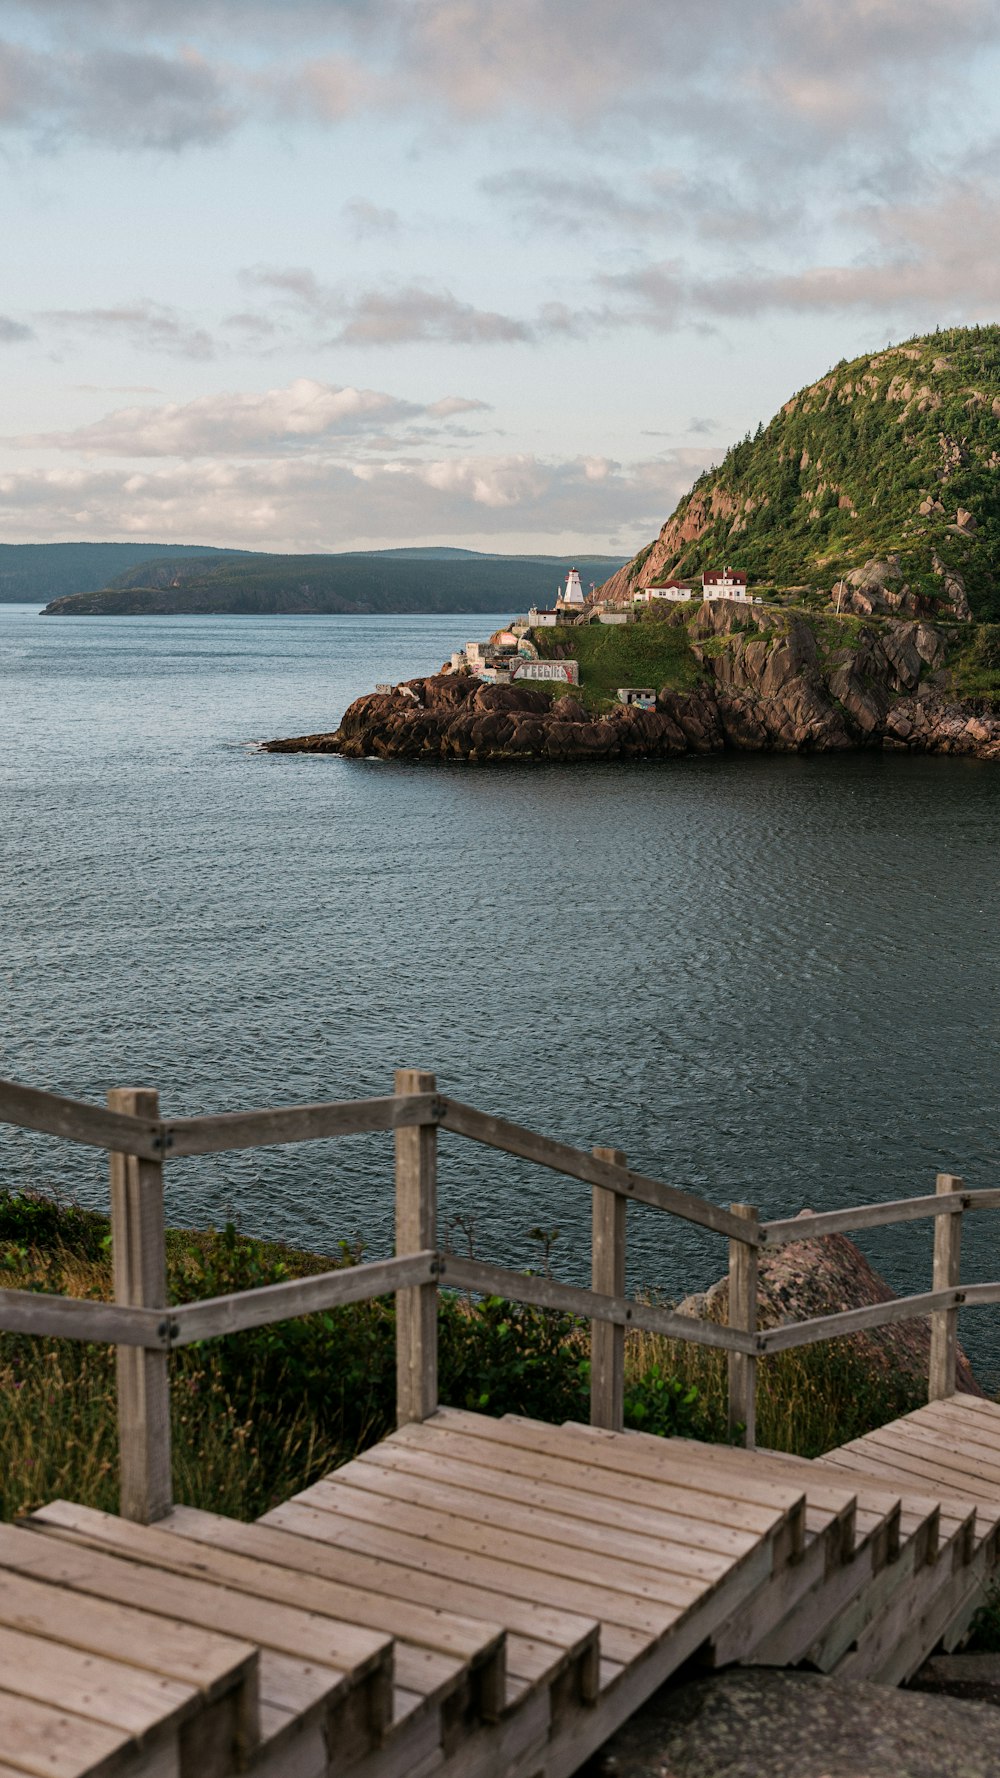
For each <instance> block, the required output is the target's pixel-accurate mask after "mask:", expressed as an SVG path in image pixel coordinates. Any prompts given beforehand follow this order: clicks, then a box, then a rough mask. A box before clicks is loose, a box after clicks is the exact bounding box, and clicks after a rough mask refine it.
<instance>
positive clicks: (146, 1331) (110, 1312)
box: [0, 1290, 168, 1349]
mask: <svg viewBox="0 0 1000 1778" xmlns="http://www.w3.org/2000/svg"><path fill="white" fill-rule="evenodd" d="M0 1329H3V1331H4V1332H6V1333H26V1334H37V1335H43V1334H52V1335H54V1336H55V1337H56V1338H57V1339H60V1340H92V1341H94V1342H95V1343H96V1344H99V1345H113V1346H151V1347H156V1348H161V1349H162V1348H165V1347H166V1344H167V1338H168V1326H167V1322H166V1319H165V1317H164V1316H163V1315H162V1314H161V1313H160V1312H159V1311H157V1310H152V1309H128V1308H122V1307H121V1306H120V1305H119V1304H118V1303H97V1302H92V1301H90V1299H89V1298H86V1297H76V1296H48V1295H42V1294H41V1293H40V1292H35V1291H32V1290H0Z"/></svg>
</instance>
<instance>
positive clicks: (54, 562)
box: [0, 543, 251, 605]
mask: <svg viewBox="0 0 1000 1778" xmlns="http://www.w3.org/2000/svg"><path fill="white" fill-rule="evenodd" d="M250 553H251V552H250V551H249V550H217V549H206V547H205V545H204V544H203V543H0V605H17V604H26V605H34V604H36V603H37V604H39V605H41V604H42V603H43V602H44V601H45V600H46V599H58V598H62V597H64V596H65V595H66V594H69V593H92V592H95V591H96V589H97V588H98V587H102V586H107V584H108V581H109V580H111V579H112V578H113V576H114V575H116V574H121V573H123V572H124V571H125V570H126V569H128V568H132V567H134V566H135V564H136V563H137V562H148V561H152V560H153V558H154V557H157V558H160V559H162V558H168V559H171V560H175V559H176V558H177V557H180V556H200V557H203V558H205V557H214V558H216V559H218V558H220V557H225V558H231V557H233V556H242V555H249V554H250Z"/></svg>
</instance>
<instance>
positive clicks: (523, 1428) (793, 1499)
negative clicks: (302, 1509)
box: [441, 1408, 806, 1554]
mask: <svg viewBox="0 0 1000 1778" xmlns="http://www.w3.org/2000/svg"><path fill="white" fill-rule="evenodd" d="M441 1417H442V1419H443V1421H444V1423H445V1425H446V1426H451V1425H454V1426H456V1427H461V1428H465V1429H468V1430H469V1431H470V1432H472V1433H473V1434H474V1433H475V1432H476V1430H477V1426H476V1423H477V1422H478V1421H480V1418H481V1417H480V1416H478V1415H475V1414H466V1413H464V1412H463V1411H462V1410H459V1409H456V1408H445V1409H442V1410H441ZM486 1424H488V1425H491V1426H492V1427H493V1428H495V1429H497V1431H498V1432H499V1431H502V1433H503V1435H504V1436H508V1437H510V1438H511V1440H512V1442H522V1443H523V1442H524V1441H525V1440H527V1441H528V1442H529V1443H530V1444H533V1447H534V1448H535V1449H537V1450H541V1451H547V1452H551V1453H552V1454H553V1455H555V1456H565V1457H568V1458H570V1459H571V1460H572V1459H575V1460H576V1461H578V1462H589V1463H592V1464H594V1465H596V1466H598V1467H600V1468H603V1469H607V1470H612V1471H614V1472H616V1473H617V1474H619V1475H624V1476H631V1475H638V1476H646V1477H648V1478H649V1479H650V1480H652V1481H662V1482H671V1481H683V1483H684V1484H685V1486H686V1487H688V1488H689V1489H690V1491H691V1493H692V1495H694V1494H701V1495H702V1496H703V1497H706V1498H711V1499H712V1500H713V1502H714V1511H715V1514H716V1517H717V1518H718V1519H719V1520H720V1522H722V1523H726V1522H728V1523H731V1524H735V1523H739V1517H738V1516H736V1517H734V1516H732V1513H731V1508H730V1505H729V1503H730V1502H732V1504H733V1506H734V1507H736V1508H737V1509H738V1508H739V1507H741V1506H743V1505H745V1504H747V1503H751V1502H752V1503H754V1504H756V1505H758V1506H763V1507H764V1508H766V1509H767V1512H768V1513H769V1514H770V1519H769V1529H770V1530H772V1531H775V1530H781V1529H785V1528H787V1529H788V1530H789V1531H790V1533H791V1538H792V1541H791V1545H790V1553H791V1554H794V1553H796V1552H797V1551H800V1550H801V1547H802V1539H803V1538H804V1535H805V1508H806V1499H805V1494H804V1493H803V1492H802V1491H801V1490H800V1489H798V1488H795V1487H789V1488H782V1487H780V1486H779V1487H775V1485H774V1484H773V1483H771V1482H762V1481H760V1480H758V1479H756V1476H755V1471H754V1464H753V1458H752V1456H751V1455H750V1454H747V1455H746V1456H745V1458H744V1461H745V1463H746V1469H745V1471H744V1473H743V1474H742V1475H741V1476H740V1477H739V1480H738V1482H736V1483H734V1482H733V1481H732V1479H730V1478H727V1477H725V1476H721V1475H720V1474H719V1473H718V1471H717V1470H716V1469H715V1467H714V1465H713V1456H714V1451H715V1447H714V1446H712V1445H697V1444H696V1443H695V1441H694V1440H691V1441H690V1451H689V1452H688V1453H685V1454H683V1455H682V1454H681V1453H680V1452H671V1453H669V1454H668V1453H667V1452H666V1451H665V1450H664V1449H663V1448H662V1441H661V1440H660V1439H658V1438H653V1437H647V1436H644V1435H643V1434H642V1433H625V1434H621V1433H620V1434H617V1435H615V1434H613V1433H607V1432H602V1431H601V1430H600V1429H599V1428H598V1427H596V1426H575V1425H566V1426H542V1425H541V1424H540V1423H538V1422H535V1421H529V1420H522V1419H520V1418H519V1417H518V1416H517V1415H513V1414H508V1415H505V1416H504V1418H503V1420H497V1421H493V1422H487V1423H486ZM491 1436H492V1434H491ZM680 1442H681V1443H687V1442H688V1441H680ZM692 1465H693V1466H694V1468H692Z"/></svg>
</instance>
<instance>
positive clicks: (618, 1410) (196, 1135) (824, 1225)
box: [0, 1069, 1000, 1520]
mask: <svg viewBox="0 0 1000 1778" xmlns="http://www.w3.org/2000/svg"><path fill="white" fill-rule="evenodd" d="M108 1097H109V1104H108V1105H107V1106H95V1105H91V1104H89V1103H87V1102H86V1101H83V1100H77V1099H70V1098H65V1097H63V1096H62V1095H60V1094H56V1093H50V1092H45V1091H42V1090H39V1089H38V1088H34V1087H24V1086H21V1085H19V1084H18V1083H16V1082H11V1081H0V1124H4V1123H7V1124H12V1125H15V1126H17V1127H19V1128H21V1129H26V1130H31V1131H37V1132H40V1133H43V1134H48V1135H52V1136H56V1137H59V1138H61V1139H62V1140H64V1141H68V1142H79V1143H84V1144H86V1145H88V1146H91V1147H96V1148H101V1149H104V1150H106V1151H107V1152H108V1153H109V1155H110V1158H111V1225H112V1252H113V1259H114V1283H115V1301H114V1302H98V1301H94V1300H91V1299H86V1298H76V1297H63V1296H56V1295H50V1294H48V1293H45V1292H39V1291H36V1290H0V1331H6V1332H8V1333H18V1334H28V1335H45V1336H55V1337H60V1338H65V1339H73V1340H86V1341H93V1342H97V1343H105V1344H111V1345H114V1346H116V1347H117V1349H118V1390H119V1444H120V1454H121V1470H122V1480H121V1510H122V1513H123V1515H124V1516H126V1517H131V1518H139V1519H146V1520H149V1519H151V1518H156V1517H158V1516H160V1515H161V1514H162V1513H164V1512H166V1511H167V1510H168V1509H169V1506H170V1501H171V1489H170V1434H169V1393H168V1391H169V1380H168V1370H167V1362H168V1355H169V1353H170V1352H171V1351H172V1350H174V1349H176V1348H179V1347H183V1346H187V1345H191V1344H192V1343H194V1342H197V1341H202V1340H210V1339H216V1338H220V1337H224V1336H225V1335H228V1334H233V1333H239V1332H244V1331H247V1330H249V1329H251V1328H255V1327H264V1326H267V1325H270V1324H272V1323H274V1322H278V1321H283V1320H288V1319H291V1318H292V1317H296V1316H299V1315H309V1314H314V1313H316V1312H319V1311H323V1310H328V1309H332V1308H336V1307H341V1306H346V1305H348V1304H351V1303H357V1302H361V1301H366V1300H369V1299H372V1298H375V1297H382V1296H387V1295H394V1296H395V1299H396V1345H397V1416H398V1418H399V1420H400V1422H403V1421H405V1420H414V1419H423V1418H426V1416H427V1415H428V1414H430V1413H433V1412H434V1410H435V1408H436V1406H437V1299H438V1292H439V1291H440V1290H441V1289H445V1290H454V1291H465V1292H468V1293H470V1294H474V1295H477V1296H499V1297H503V1298H505V1299H509V1300H511V1301H515V1302H521V1303H526V1304H528V1305H533V1306H534V1307H536V1308H541V1309H550V1310H553V1311H557V1312H559V1313H561V1314H565V1315H567V1316H571V1317H573V1318H575V1319H577V1320H578V1321H580V1322H583V1323H587V1322H589V1324H590V1352H591V1420H592V1422H593V1423H594V1424H595V1425H597V1426H606V1427H610V1428H612V1429H614V1428H620V1427H621V1425H622V1421H623V1409H624V1350H625V1348H624V1341H625V1335H626V1333H627V1331H628V1330H629V1329H642V1330H644V1331H646V1332H649V1333H653V1334H658V1335H661V1336H663V1337H665V1338H668V1339H672V1340H677V1341H684V1342H686V1343H688V1344H692V1345H696V1346H700V1347H704V1348H709V1349H714V1350H717V1351H720V1352H725V1353H726V1355H727V1363H728V1370H729V1420H730V1430H731V1432H732V1433H733V1434H734V1435H738V1436H742V1437H743V1439H744V1440H745V1442H747V1443H749V1444H752V1443H753V1442H754V1437H755V1404H756V1376H757V1364H758V1361H759V1360H760V1359H762V1358H768V1357H773V1356H774V1355H776V1354H777V1353H780V1352H787V1351H790V1350H793V1349H795V1348H797V1347H804V1346H808V1345H811V1344H814V1343H815V1342H817V1341H820V1340H828V1339H837V1338H841V1337H843V1336H845V1335H851V1334H857V1333H863V1332H867V1331H869V1330H871V1329H875V1328H880V1327H885V1326H888V1325H891V1324H893V1323H898V1322H906V1321H912V1320H916V1319H920V1320H925V1319H927V1318H928V1317H929V1318H930V1322H931V1347H930V1364H929V1393H930V1396H931V1398H932V1399H937V1398H940V1397H942V1396H947V1395H951V1394H954V1392H955V1387H956V1374H957V1353H958V1332H957V1318H958V1310H959V1309H960V1308H971V1307H976V1306H980V1305H986V1304H995V1303H1000V1283H981V1284H966V1285H962V1284H961V1281H960V1263H959V1262H960V1242H961V1229H962V1222H963V1218H964V1217H965V1215H967V1214H969V1213H970V1212H976V1211H980V1210H996V1209H1000V1190H995V1189H989V1190H976V1191H970V1190H968V1189H966V1186H965V1182H964V1181H963V1180H961V1179H959V1178H957V1177H955V1176H954V1175H951V1174H939V1175H938V1178H937V1190H936V1192H935V1194H934V1195H933V1196H931V1195H926V1196H919V1197H913V1198H901V1199H897V1200H895V1201H893V1202H890V1203H883V1204H862V1205H855V1206H849V1207H845V1208H844V1209H840V1210H831V1211H826V1212H823V1213H821V1214H818V1215H813V1214H811V1213H803V1214H802V1215H800V1216H796V1217H784V1218H780V1219H776V1220H772V1221H770V1222H763V1223H762V1222H760V1221H759V1219H758V1214H757V1211H756V1210H755V1209H754V1208H753V1207H752V1206H749V1205H746V1204H732V1205H730V1206H729V1207H728V1208H724V1207H722V1206H720V1205H717V1204H713V1203H710V1202H708V1201H707V1200H705V1199H702V1198H699V1197H698V1196H697V1195H696V1194H695V1193H693V1192H689V1191H686V1190H684V1189H682V1188H681V1187H678V1186H673V1185H669V1184H667V1183H666V1182H664V1181H662V1180H658V1179H654V1178H651V1177H650V1176H648V1175H647V1174H644V1173H639V1172H636V1171H635V1170H634V1169H633V1168H631V1167H629V1166H628V1164H627V1161H626V1157H625V1155H624V1154H622V1153H621V1151H620V1150H618V1149H610V1148H598V1149H594V1150H592V1151H590V1152H587V1151H586V1150H584V1149H579V1148H574V1147H573V1146H572V1145H570V1144H569V1143H565V1142H561V1141H558V1140H556V1139H555V1138H553V1137H550V1136H544V1135H541V1134H539V1133H538V1132H537V1131H533V1130H529V1129H527V1128H525V1127H523V1126H522V1125H520V1124H516V1123H512V1122H510V1121H509V1120H508V1119H506V1118H501V1117H496V1116H493V1115H491V1114H489V1113H486V1112H482V1111H478V1110H477V1109H476V1108H475V1107H473V1106H470V1105H464V1104H462V1103H460V1102H459V1101H457V1100H454V1099H449V1098H447V1097H446V1096H444V1095H442V1094H440V1093H438V1091H437V1083H436V1080H435V1078H434V1076H433V1075H430V1074H424V1073H420V1072H418V1071H416V1070H411V1069H402V1070H399V1071H398V1072H397V1075H396V1091H395V1092H394V1093H392V1094H387V1095H386V1096H384V1097H382V1098H372V1099H355V1100H343V1101H329V1102H323V1103H319V1104H310V1105H289V1106H278V1107H273V1108H267V1109H263V1110H254V1111H242V1112H225V1113H221V1114H217V1115H211V1116H205V1117H185V1118H173V1119H169V1120H168V1119H163V1118H161V1116H160V1114H159V1101H158V1098H157V1095H156V1094H155V1092H152V1091H150V1090H145V1089H116V1090H115V1091H114V1092H113V1093H111V1094H109V1096H108ZM439 1130H443V1131H445V1132H448V1133H450V1134H453V1135H457V1136H460V1137H463V1138H465V1139H466V1140H469V1141H473V1142H477V1143H480V1144H482V1145H484V1146H485V1147H487V1148H489V1149H492V1150H496V1151H499V1152H502V1153H506V1154H510V1155H513V1156H516V1157H517V1158H519V1159H521V1160H524V1161H528V1162H531V1163H534V1164H535V1165H538V1166H541V1167H546V1168H548V1169H550V1170H551V1171H553V1172H556V1173H559V1174H560V1175H562V1176H563V1177H566V1178H570V1179H575V1180H577V1181H578V1182H580V1183H582V1184H584V1185H589V1186H590V1188H591V1193H592V1264H591V1283H590V1286H589V1287H586V1286H583V1285H572V1284H564V1283H562V1282H560V1281H557V1280H556V1279H553V1278H551V1277H549V1276H548V1275H547V1273H546V1274H544V1275H543V1274H541V1273H538V1272H531V1271H528V1272H525V1271H515V1270H511V1269H509V1268H507V1267H503V1266H499V1265H492V1264H488V1263H486V1262H485V1261H482V1260H478V1259H475V1258H472V1257H469V1258H462V1257H461V1256H459V1255H456V1254H454V1253H451V1252H447V1251H441V1250H440V1249H439V1248H438V1246H437V1137H438V1131H439ZM366 1132H383V1133H385V1132H389V1133H392V1135H393V1137H394V1141H395V1190H396V1256H395V1257H394V1258H392V1259H386V1260H376V1261H371V1262H366V1263H364V1264H360V1265H343V1266H338V1267H336V1268H334V1269H332V1270H330V1271H327V1272H323V1273H319V1274H317V1275H314V1276H312V1277H308V1278H299V1279H291V1280H283V1281H282V1282H280V1283H277V1284H268V1285H262V1286H259V1287H256V1288H253V1289H250V1290H245V1291H236V1292H233V1293H231V1294H229V1295H225V1296H219V1297H214V1298H209V1299H208V1300H204V1301H200V1302H188V1303H181V1304H175V1305H169V1306H168V1303H167V1289H166V1260H165V1235H164V1229H165V1222H164V1212H163V1171H164V1163H165V1162H166V1161H174V1160H181V1159H184V1158H186V1157H189V1156H195V1155H206V1154H220V1153H226V1152H230V1151H236V1150H241V1149H249V1148H260V1147H269V1146H276V1145H284V1144H293V1143H300V1142H314V1141H320V1140H325V1139H328V1138H332V1137H341V1136H351V1135H357V1134H362V1133H366ZM630 1202H631V1203H640V1204H645V1205H648V1206H651V1207H653V1208H655V1209H658V1210H661V1211H665V1212H666V1213H667V1214H668V1215H671V1216H676V1217H678V1218H680V1219H681V1220H683V1221H685V1222H688V1223H692V1224H695V1225H696V1226H699V1227H701V1228H705V1229H707V1230H709V1231H710V1232H712V1233H715V1234H719V1235H722V1236H725V1237H726V1238H727V1239H728V1241H729V1306H728V1320H727V1323H725V1324H723V1323H720V1322H716V1321H713V1320H710V1319H707V1318H706V1319H699V1318H696V1317H694V1316H690V1315H681V1314H679V1313H678V1312H677V1311H676V1310H675V1309H672V1308H667V1307H665V1306H663V1305H661V1304H658V1303H655V1302H649V1301H644V1300H642V1299H640V1298H636V1297H630V1296H628V1295H627V1294H626V1291H625V1227H626V1223H625V1218H626V1211H627V1207H628V1204H629V1203H630ZM922 1218H925V1219H928V1220H931V1221H932V1222H933V1225H934V1276H933V1288H932V1289H931V1290H930V1291H923V1292H918V1293H915V1294H913V1295H910V1296H907V1297H900V1298H892V1299H891V1300H889V1301H887V1302H883V1303H873V1304H868V1305H866V1306H864V1307H862V1308H858V1309H847V1310H841V1311H838V1312H837V1313H835V1314H830V1315H821V1316H814V1317H812V1318H811V1319H809V1320H805V1321H798V1322H788V1323H782V1324H780V1325H779V1326H776V1327H769V1328H764V1329H762V1328H760V1327H759V1326H758V1301H757V1299H758V1281H759V1278H758V1273H759V1263H760V1254H761V1252H762V1251H766V1250H768V1249H776V1248H778V1247H781V1246H784V1245H787V1244H789V1243H791V1242H797V1241H816V1240H821V1239H822V1238H823V1237H824V1236H827V1235H832V1234H838V1233H840V1234H845V1233H847V1232H849V1231H855V1232H856V1231H860V1230H864V1229H873V1228H879V1227H887V1226H892V1225H893V1224H896V1223H904V1222H912V1221H916V1220H919V1219H922Z"/></svg>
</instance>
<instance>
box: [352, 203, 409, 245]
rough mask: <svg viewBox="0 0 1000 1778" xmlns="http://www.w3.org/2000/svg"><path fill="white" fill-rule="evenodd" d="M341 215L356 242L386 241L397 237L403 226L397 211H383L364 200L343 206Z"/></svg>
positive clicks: (376, 205) (378, 206)
mask: <svg viewBox="0 0 1000 1778" xmlns="http://www.w3.org/2000/svg"><path fill="white" fill-rule="evenodd" d="M343 215H344V217H345V219H346V221H347V223H348V225H349V227H350V230H351V233H352V234H353V236H354V239H355V240H356V241H374V240H386V239H388V238H391V237H392V236H394V235H398V234H399V232H400V229H401V228H402V226H403V224H402V218H401V217H400V214H399V211H398V210H390V209H383V208H382V207H381V206H380V205H379V204H370V203H368V202H367V200H366V199H364V198H355V199H354V200H353V202H352V203H350V204H345V205H344V209H343Z"/></svg>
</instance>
